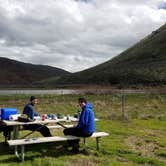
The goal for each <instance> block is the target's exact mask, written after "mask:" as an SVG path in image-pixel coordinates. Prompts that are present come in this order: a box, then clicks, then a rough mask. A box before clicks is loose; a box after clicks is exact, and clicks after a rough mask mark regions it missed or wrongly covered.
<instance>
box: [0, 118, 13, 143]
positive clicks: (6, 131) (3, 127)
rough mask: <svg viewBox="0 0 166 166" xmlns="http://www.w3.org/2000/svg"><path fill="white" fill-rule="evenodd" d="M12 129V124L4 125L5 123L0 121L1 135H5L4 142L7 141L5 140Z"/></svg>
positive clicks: (8, 138)
mask: <svg viewBox="0 0 166 166" xmlns="http://www.w3.org/2000/svg"><path fill="white" fill-rule="evenodd" d="M12 130H13V127H12V126H6V125H5V124H3V123H2V121H0V131H2V132H3V135H4V137H5V143H7V140H10V137H11V131H12Z"/></svg>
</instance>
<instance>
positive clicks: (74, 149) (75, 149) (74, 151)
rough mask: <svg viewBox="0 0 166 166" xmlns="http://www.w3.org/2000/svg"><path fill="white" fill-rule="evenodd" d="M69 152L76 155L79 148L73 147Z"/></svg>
mask: <svg viewBox="0 0 166 166" xmlns="http://www.w3.org/2000/svg"><path fill="white" fill-rule="evenodd" d="M71 152H73V153H78V152H79V148H78V147H73V148H72V150H71Z"/></svg>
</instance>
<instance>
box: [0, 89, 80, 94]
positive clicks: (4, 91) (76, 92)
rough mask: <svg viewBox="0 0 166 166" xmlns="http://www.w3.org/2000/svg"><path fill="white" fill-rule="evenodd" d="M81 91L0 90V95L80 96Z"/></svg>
mask: <svg viewBox="0 0 166 166" xmlns="http://www.w3.org/2000/svg"><path fill="white" fill-rule="evenodd" d="M79 93H80V92H79V90H72V89H53V90H35V89H34V90H25V89H23V90H21V89H19V90H0V95H10V94H57V95H63V94H79Z"/></svg>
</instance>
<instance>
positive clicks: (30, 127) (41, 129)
mask: <svg viewBox="0 0 166 166" xmlns="http://www.w3.org/2000/svg"><path fill="white" fill-rule="evenodd" d="M24 129H25V130H31V131H38V132H40V133H41V135H43V136H44V137H51V136H52V135H51V133H50V130H49V128H48V127H47V126H44V125H41V124H32V125H25V126H24Z"/></svg>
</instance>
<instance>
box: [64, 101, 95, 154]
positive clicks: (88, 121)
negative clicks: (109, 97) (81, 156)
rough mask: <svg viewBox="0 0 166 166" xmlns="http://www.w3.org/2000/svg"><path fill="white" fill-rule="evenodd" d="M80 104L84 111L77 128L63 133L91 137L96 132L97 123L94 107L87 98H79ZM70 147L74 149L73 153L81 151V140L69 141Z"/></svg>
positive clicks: (68, 129)
mask: <svg viewBox="0 0 166 166" xmlns="http://www.w3.org/2000/svg"><path fill="white" fill-rule="evenodd" d="M78 104H79V106H80V107H81V108H82V111H81V115H80V118H79V121H78V124H77V126H76V127H72V128H66V129H64V131H63V132H64V134H65V135H73V136H80V137H90V136H91V135H92V134H93V132H94V131H95V121H94V113H93V110H92V106H91V104H90V103H88V102H87V101H86V99H85V98H79V99H78ZM69 145H71V146H72V147H73V149H72V151H73V152H78V151H79V140H72V141H69Z"/></svg>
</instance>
